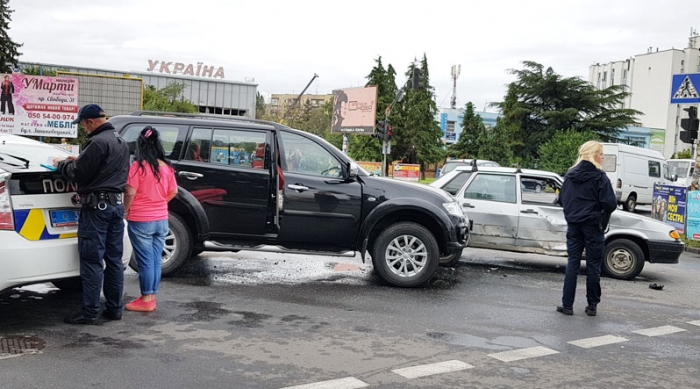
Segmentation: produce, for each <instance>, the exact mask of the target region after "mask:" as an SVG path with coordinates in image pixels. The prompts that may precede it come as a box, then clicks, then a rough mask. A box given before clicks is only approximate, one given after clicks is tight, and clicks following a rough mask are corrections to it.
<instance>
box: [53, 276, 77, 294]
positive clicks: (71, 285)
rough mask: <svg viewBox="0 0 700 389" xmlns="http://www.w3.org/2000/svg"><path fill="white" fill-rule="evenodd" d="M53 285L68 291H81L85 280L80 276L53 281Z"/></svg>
mask: <svg viewBox="0 0 700 389" xmlns="http://www.w3.org/2000/svg"><path fill="white" fill-rule="evenodd" d="M51 283H52V284H53V286H55V287H57V288H58V289H61V290H62V291H64V292H67V293H80V292H81V291H82V290H83V282H82V281H81V280H80V277H73V278H66V279H63V280H56V281H53V282H51Z"/></svg>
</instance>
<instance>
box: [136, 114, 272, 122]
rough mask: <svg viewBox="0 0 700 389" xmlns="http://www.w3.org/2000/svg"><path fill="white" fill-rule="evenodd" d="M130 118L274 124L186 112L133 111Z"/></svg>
mask: <svg viewBox="0 0 700 389" xmlns="http://www.w3.org/2000/svg"><path fill="white" fill-rule="evenodd" d="M129 115H130V116H166V117H167V116H170V117H180V118H192V119H205V120H223V121H235V122H251V123H260V124H268V125H270V124H274V123H272V122H269V121H266V120H260V119H251V118H249V117H245V116H224V115H214V114H207V113H186V112H165V111H134V112H132V113H130V114H129Z"/></svg>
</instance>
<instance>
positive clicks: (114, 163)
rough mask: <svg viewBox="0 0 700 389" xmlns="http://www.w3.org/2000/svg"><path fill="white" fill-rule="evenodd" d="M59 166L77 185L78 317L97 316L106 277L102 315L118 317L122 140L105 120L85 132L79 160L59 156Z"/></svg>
mask: <svg viewBox="0 0 700 389" xmlns="http://www.w3.org/2000/svg"><path fill="white" fill-rule="evenodd" d="M57 168H58V170H59V171H60V172H61V174H63V176H65V177H66V178H67V179H68V180H70V181H72V182H75V183H77V184H78V195H79V197H80V200H79V202H80V204H82V209H81V210H80V219H79V224H78V251H79V253H80V277H81V280H82V286H83V308H82V316H83V317H84V318H86V319H97V317H98V315H99V312H100V289H102V286H103V285H102V282H103V278H104V295H105V299H106V303H105V313H104V314H105V316H111V317H121V313H122V293H123V290H124V266H123V264H122V253H123V250H124V247H123V239H124V220H123V219H124V207H123V205H122V193H123V192H124V190H125V189H126V180H127V178H128V174H129V149H128V147H127V144H126V141H124V140H123V139H122V138H121V137H120V136H119V134H117V132H116V131H115V129H114V126H112V124H111V123H105V124H103V125H101V126H100V127H98V128H96V129H95V130H94V131H93V132H92V133H90V134H89V135H88V140H87V142H86V143H85V145H84V146H83V151H82V152H81V153H80V156H79V157H78V159H76V160H75V161H71V160H65V161H61V162H59V163H58V167H57ZM103 260H104V262H103ZM103 264H104V265H103ZM103 268H104V270H103Z"/></svg>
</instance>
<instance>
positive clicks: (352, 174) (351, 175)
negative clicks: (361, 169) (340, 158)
mask: <svg viewBox="0 0 700 389" xmlns="http://www.w3.org/2000/svg"><path fill="white" fill-rule="evenodd" d="M346 171H347V177H345V179H347V180H354V179H355V178H357V172H358V169H357V165H355V163H353V162H348V164H347V169H346Z"/></svg>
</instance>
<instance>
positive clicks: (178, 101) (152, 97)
mask: <svg viewBox="0 0 700 389" xmlns="http://www.w3.org/2000/svg"><path fill="white" fill-rule="evenodd" d="M184 89H185V84H180V83H177V82H171V83H170V84H168V85H167V86H165V87H163V88H161V89H156V88H155V87H154V86H153V85H148V86H146V88H144V91H143V109H144V110H146V111H161V112H185V113H196V112H197V107H195V106H194V104H192V103H191V102H190V101H188V100H185V98H184V97H182V91H183V90H184Z"/></svg>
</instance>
